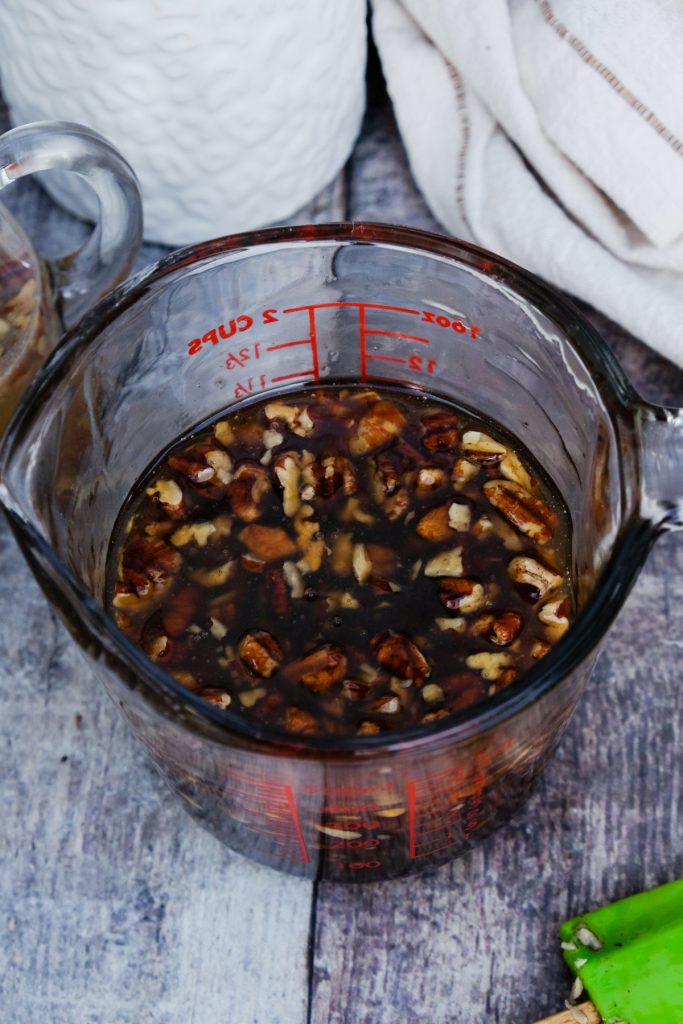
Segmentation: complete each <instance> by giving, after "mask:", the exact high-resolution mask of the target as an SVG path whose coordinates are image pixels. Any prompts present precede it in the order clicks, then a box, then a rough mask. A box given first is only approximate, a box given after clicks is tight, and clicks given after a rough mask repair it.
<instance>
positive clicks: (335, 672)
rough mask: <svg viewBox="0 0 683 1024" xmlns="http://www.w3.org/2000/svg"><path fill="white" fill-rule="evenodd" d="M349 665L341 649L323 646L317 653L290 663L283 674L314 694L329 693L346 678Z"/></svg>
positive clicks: (314, 652)
mask: <svg viewBox="0 0 683 1024" xmlns="http://www.w3.org/2000/svg"><path fill="white" fill-rule="evenodd" d="M347 664H348V662H347V659H346V655H345V654H344V652H343V651H342V649H341V647H337V645H336V644H323V646H322V647H319V648H318V649H317V650H316V651H311V653H310V654H306V655H304V657H303V658H297V659H296V661H292V662H290V664H289V665H286V666H285V668H284V669H283V670H282V674H283V675H284V676H285V678H286V679H288V680H289V681H290V682H298V683H301V685H302V686H305V687H306V689H307V690H310V691H311V692H312V693H327V691H328V690H331V689H332V687H333V686H334V685H335V683H338V682H340V681H341V680H342V679H343V678H344V675H345V674H346V666H347Z"/></svg>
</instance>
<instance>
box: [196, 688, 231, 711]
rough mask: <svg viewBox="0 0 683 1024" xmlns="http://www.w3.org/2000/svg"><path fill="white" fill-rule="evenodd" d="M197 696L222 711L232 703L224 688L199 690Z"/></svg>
mask: <svg viewBox="0 0 683 1024" xmlns="http://www.w3.org/2000/svg"><path fill="white" fill-rule="evenodd" d="M199 696H200V697H203V698H204V700H206V701H208V702H209V704H213V705H214V707H217V708H221V710H223V711H225V710H226V708H229V707H230V705H231V704H232V697H231V696H230V694H229V693H226V692H225V690H200V691H199Z"/></svg>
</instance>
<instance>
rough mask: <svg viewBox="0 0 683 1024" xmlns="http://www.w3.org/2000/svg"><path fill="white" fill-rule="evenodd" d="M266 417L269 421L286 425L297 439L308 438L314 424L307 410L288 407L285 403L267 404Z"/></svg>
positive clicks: (292, 406)
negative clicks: (296, 435)
mask: <svg viewBox="0 0 683 1024" xmlns="http://www.w3.org/2000/svg"><path fill="white" fill-rule="evenodd" d="M266 417H267V418H268V419H269V420H272V421H276V422H280V423H286V424H287V426H288V427H289V429H290V430H291V431H292V433H294V434H298V436H299V437H308V436H309V435H310V434H311V433H312V432H313V427H314V425H315V424H314V423H313V420H312V419H311V417H310V414H309V411H308V408H307V407H306V406H304V407H303V408H301V406H298V405H288V404H287V403H286V402H269V403H268V405H267V406H266Z"/></svg>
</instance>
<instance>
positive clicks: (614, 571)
mask: <svg viewBox="0 0 683 1024" xmlns="http://www.w3.org/2000/svg"><path fill="white" fill-rule="evenodd" d="M326 242H330V243H335V242H336V243H346V244H353V243H356V244H376V245H379V246H383V245H384V246H388V247H399V248H402V249H406V250H411V249H412V250H414V251H415V253H416V254H417V255H437V256H441V257H444V258H446V259H450V260H451V261H453V262H455V263H456V264H459V265H464V266H465V267H468V268H469V269H472V270H475V271H478V272H479V273H481V274H482V275H483V276H491V277H493V276H495V277H496V279H498V280H501V281H503V282H504V283H505V284H507V285H509V286H510V287H511V288H512V289H513V290H514V291H515V292H516V293H517V294H519V295H520V296H521V297H523V298H525V299H527V300H528V301H530V302H531V303H532V304H533V305H534V306H535V307H536V308H537V309H539V310H540V311H541V312H542V313H543V314H544V315H545V316H547V317H548V318H549V319H550V320H551V321H552V322H553V323H554V324H555V325H556V326H557V327H558V328H559V329H560V330H561V331H562V333H563V335H564V336H565V337H566V338H567V339H568V340H569V341H570V343H571V344H572V345H573V346H574V347H575V348H576V349H577V351H578V353H579V355H580V357H581V359H582V361H583V362H584V364H586V365H587V367H588V369H589V371H590V374H591V377H592V379H593V381H594V383H595V384H596V386H597V388H598V390H599V392H600V394H601V396H602V397H603V399H605V400H606V405H607V409H608V412H609V413H610V415H611V411H612V409H613V406H614V401H615V399H616V401H617V403H618V406H619V407H620V408H621V410H622V411H626V412H627V413H628V414H630V415H631V416H633V410H634V406H635V405H637V404H638V402H639V398H638V395H637V393H636V392H635V390H634V389H633V388H632V387H631V385H630V383H629V381H628V379H627V378H626V376H625V374H624V372H623V370H622V369H621V367H620V365H619V363H618V362H617V360H616V358H615V357H614V355H613V353H612V352H611V350H610V349H609V347H608V346H607V344H606V342H605V341H604V340H603V339H602V337H601V336H600V334H599V333H598V332H597V331H596V330H595V329H594V328H593V327H592V325H591V324H590V323H589V322H588V321H587V320H586V318H585V317H584V316H583V314H582V313H581V312H580V311H579V310H578V309H577V307H576V306H575V305H574V303H573V302H572V301H571V300H570V299H568V298H566V297H565V296H564V295H562V293H560V292H559V291H558V290H557V289H555V288H554V287H553V286H552V285H550V284H547V283H546V282H544V281H542V280H541V279H540V278H538V277H536V275H534V274H532V273H531V272H530V271H528V270H525V269H523V268H522V267H519V266H517V265H516V264H514V263H512V262H511V261H509V260H506V259H505V258H503V257H501V256H497V255H496V254H494V253H492V252H489V251H488V250H486V249H483V248H481V247H480V246H477V245H474V244H473V243H470V242H465V241H461V240H459V239H454V238H451V237H450V236H447V235H441V234H437V233H434V232H428V231H423V230H420V229H416V228H408V227H402V226H398V225H392V224H383V223H373V222H350V223H344V222H341V223H334V224H307V225H302V226H296V227H282V228H268V229H264V230H259V231H252V232H243V233H240V234H235V235H227V236H222V237H220V238H216V239H212V240H210V241H206V242H200V243H196V244H193V245H189V246H184V247H183V248H180V249H177V250H175V251H174V252H172V253H170V254H169V255H167V256H165V257H163V258H162V259H161V260H159V261H157V262H156V263H154V264H152V265H151V266H150V267H148V268H145V269H143V270H142V271H140V272H139V273H138V274H136V275H134V276H133V277H131V278H130V279H129V280H128V281H127V282H125V283H124V284H122V285H120V286H119V287H118V288H116V289H115V290H114V291H112V292H111V293H110V294H109V295H107V296H106V297H105V298H103V299H101V300H100V301H99V302H98V303H97V304H96V305H95V307H94V308H93V309H92V310H91V311H90V312H89V313H88V314H86V316H85V317H84V318H83V319H82V320H81V322H80V323H79V324H77V325H75V326H74V327H73V328H71V330H70V331H68V332H67V333H66V334H65V336H64V338H63V339H62V341H61V342H60V344H59V345H58V347H57V349H56V350H55V352H54V353H53V354H52V355H51V356H50V358H49V359H48V361H47V363H46V364H45V366H44V367H43V368H42V369H41V370H40V371H39V372H38V374H37V375H36V378H35V379H34V381H33V382H32V384H31V385H30V386H29V388H28V390H27V392H26V394H25V395H24V397H23V399H22V400H21V402H20V404H19V407H18V409H17V411H16V413H15V415H14V417H13V419H12V421H11V423H10V425H9V427H8V430H7V432H6V434H5V437H4V438H3V439H2V441H1V442H0V481H4V478H5V477H6V471H7V469H8V467H9V466H11V463H12V452H13V449H14V448H15V446H16V444H17V443H18V442H20V441H21V438H22V436H23V432H24V430H25V429H26V428H27V427H29V426H30V422H31V420H32V417H33V415H34V414H35V413H36V412H37V411H38V410H39V409H40V408H41V406H42V404H43V402H44V400H45V398H46V396H47V395H48V394H49V392H50V391H51V389H52V388H53V387H54V386H55V385H56V384H58V383H59V382H60V381H61V379H62V377H63V375H64V374H65V372H66V370H67V369H68V367H69V365H70V362H71V360H72V359H73V358H75V357H76V356H77V355H78V354H79V353H80V352H81V350H82V349H83V348H84V347H85V346H87V345H88V344H89V343H90V342H91V341H92V340H93V339H94V338H95V337H96V336H97V334H98V333H99V332H100V331H101V330H102V329H103V328H104V327H106V326H108V325H109V324H110V323H112V322H113V321H115V320H116V318H117V317H118V316H119V315H120V314H121V313H122V312H124V311H125V310H126V309H128V308H130V307H131V306H132V305H134V304H135V303H136V302H137V301H138V300H140V299H141V298H143V297H144V295H145V293H146V291H147V289H148V288H150V287H151V286H152V285H154V284H156V283H157V282H159V281H161V280H162V279H163V278H164V277H165V276H167V275H169V274H171V273H173V272H175V271H177V270H179V269H182V267H184V266H193V265H196V264H199V263H201V262H203V261H205V260H211V259H212V258H215V257H218V256H221V255H224V254H226V253H229V252H238V251H243V252H244V255H245V257H247V256H248V255H249V254H250V250H254V251H258V250H259V249H260V248H263V247H266V246H273V245H282V246H283V247H284V246H288V245H290V244H296V245H300V244H310V243H326ZM6 493H7V490H6V488H5V485H4V482H3V483H2V493H0V504H2V505H3V507H4V509H5V512H6V513H7V515H8V516H9V518H10V520H11V522H12V523H13V525H14V527H15V529H16V531H17V532H18V534H19V536H20V537H21V538H22V540H24V541H25V542H26V543H27V544H28V546H29V547H30V548H32V549H34V550H35V552H36V554H37V555H38V557H39V559H40V560H44V561H46V562H47V563H48V564H49V566H50V567H51V569H52V571H53V572H54V574H55V575H56V577H58V578H59V579H61V580H62V582H63V583H64V584H66V585H67V587H68V590H69V591H70V592H72V593H73V594H74V595H75V598H76V600H77V602H78V605H77V606H76V607H75V611H76V612H80V613H81V616H80V617H81V621H82V624H83V627H84V628H86V629H87V630H88V633H89V634H90V636H91V638H92V639H93V640H94V641H95V643H96V644H97V646H98V648H100V649H102V648H104V649H106V651H107V652H108V653H109V654H110V655H113V656H114V657H115V658H116V659H117V660H118V661H119V662H120V663H121V664H122V665H123V666H124V667H125V669H126V670H127V671H129V672H131V673H132V674H133V675H134V676H135V677H136V678H137V679H138V680H139V681H140V682H141V683H143V684H144V685H146V686H147V687H148V688H149V689H151V690H152V691H153V692H155V693H156V694H157V695H160V696H161V697H162V699H164V701H165V702H166V703H168V702H169V701H172V702H173V703H176V702H178V701H179V702H180V703H181V705H184V706H185V709H186V710H188V711H190V712H192V713H193V714H194V715H196V716H198V717H199V718H200V719H203V720H205V721H206V722H207V723H210V724H211V725H212V726H213V727H214V733H215V730H216V727H217V729H218V734H219V735H218V736H217V737H216V736H215V735H214V738H215V739H217V740H218V741H221V739H222V736H221V734H222V735H223V736H224V737H225V740H224V741H223V742H229V741H230V737H231V736H237V737H239V738H240V739H241V740H243V741H244V740H246V741H251V742H252V743H253V744H255V745H257V746H259V748H260V749H261V751H262V752H263V753H271V754H273V755H276V756H278V755H279V756H282V755H286V754H287V753H294V754H296V755H299V756H301V755H306V754H309V755H310V756H312V757H313V756H316V755H327V756H334V755H335V754H336V755H340V756H343V755H351V756H353V755H356V756H363V755H365V756H370V755H373V754H379V753H387V752H391V751H399V750H402V749H403V748H405V747H406V746H409V747H410V748H411V749H415V748H416V747H423V746H429V747H432V746H435V745H438V746H441V745H450V744H453V743H456V742H458V741H461V740H466V739H469V738H471V737H473V736H476V735H479V734H481V733H484V732H486V731H488V730H489V729H492V728H493V727H495V726H496V725H498V724H500V723H501V722H502V721H504V720H507V719H509V718H513V717H514V716H516V715H517V714H519V713H520V712H521V711H523V710H524V709H525V708H527V707H528V706H530V705H531V704H533V703H535V702H536V701H537V700H539V699H540V698H541V697H543V696H544V695H545V694H546V693H548V692H550V691H551V690H552V689H554V687H555V686H557V685H558V684H559V683H560V682H561V681H562V680H563V679H564V678H565V677H566V676H568V675H569V674H570V673H571V672H572V671H573V670H574V669H576V668H577V667H578V666H579V665H580V664H581V663H582V662H583V661H584V660H585V659H586V658H587V657H589V656H590V655H591V653H592V652H593V651H594V649H595V648H596V646H597V644H598V643H599V641H600V640H601V638H602V637H603V635H604V634H605V632H606V631H607V629H608V627H609V625H610V624H611V622H612V621H613V619H614V617H615V616H616V614H617V612H618V611H619V608H620V607H621V604H622V603H623V600H624V599H625V597H626V595H627V593H628V591H629V589H630V586H631V584H632V582H633V579H634V578H635V576H636V574H637V573H638V571H639V569H640V567H641V565H642V563H643V561H644V559H645V557H646V556H647V553H648V550H649V548H650V546H651V544H652V542H653V540H654V538H655V536H656V529H655V526H654V524H652V523H650V522H649V521H648V520H646V519H644V518H642V517H639V516H636V517H632V519H631V521H629V522H627V523H626V525H625V526H624V527H623V529H622V531H621V532H620V535H619V537H618V539H617V541H616V542H615V545H614V548H613V550H612V553H611V556H610V558H609V561H608V563H607V565H606V566H605V567H604V569H603V571H602V574H601V576H600V579H599V580H598V582H597V583H596V585H595V588H594V590H593V592H592V594H591V595H590V597H589V598H588V600H587V601H586V604H585V606H584V608H583V609H582V610H581V612H580V613H579V615H578V616H577V618H576V619H575V621H574V622H573V623H572V625H571V627H570V629H569V630H568V631H567V633H566V634H565V635H564V636H563V637H562V639H561V640H560V641H559V642H558V643H557V644H556V645H555V646H553V648H552V649H551V650H550V651H549V653H548V654H547V655H546V656H545V657H544V658H542V659H540V660H539V661H538V662H537V664H536V665H534V666H533V667H532V668H531V669H529V670H528V671H526V672H524V673H523V674H522V676H521V677H520V679H519V681H516V682H513V683H512V684H510V686H508V687H506V688H505V689H503V690H501V691H500V692H499V693H497V694H495V695H493V696H492V697H490V698H488V699H487V700H485V701H483V702H482V703H481V704H477V705H474V706H473V707H471V708H468V709H466V710H464V711H461V712H458V713H456V714H450V715H448V716H446V717H444V718H442V719H438V720H436V721H433V722H429V723H427V724H425V725H417V726H413V727H412V728H410V729H403V730H400V731H397V732H396V733H395V734H391V733H380V734H373V735H368V736H316V735H296V734H292V733H290V732H285V731H284V730H278V729H274V728H271V727H265V726H262V725H259V724H258V723H255V722H253V721H250V720H248V719H245V718H242V717H240V716H239V715H236V714H235V713H234V712H232V711H230V710H229V709H226V710H222V709H219V708H217V707H215V706H214V705H212V704H210V703H209V702H208V701H205V700H203V698H201V697H200V696H199V695H198V694H196V693H193V692H192V691H191V690H188V689H186V688H185V687H184V686H183V685H182V684H181V683H179V682H178V681H177V680H176V679H174V677H173V676H171V675H169V674H168V673H167V672H166V671H164V669H162V668H160V667H159V666H158V665H156V664H155V663H154V662H153V661H152V660H151V659H150V658H148V657H147V655H146V654H144V652H143V651H142V649H141V648H140V647H138V646H137V645H136V644H135V643H133V641H132V640H130V639H129V638H128V637H127V636H126V635H125V634H124V633H123V632H122V631H121V630H120V629H119V628H118V626H117V625H116V623H115V621H114V619H113V618H112V617H111V616H110V615H109V614H108V613H107V612H106V610H105V609H104V608H103V607H101V606H100V605H99V604H98V603H97V601H96V600H95V598H93V597H92V596H91V595H90V594H89V593H88V591H87V590H86V588H85V587H84V586H83V585H82V583H81V582H80V581H79V579H78V578H77V577H76V576H75V574H74V573H73V572H72V570H71V569H69V567H68V566H67V565H66V563H65V562H64V561H63V560H62V559H61V558H60V556H59V555H57V553H56V552H55V550H54V549H53V547H52V546H51V544H49V543H48V541H47V540H45V538H44V537H42V535H41V534H40V533H39V531H38V530H37V529H36V528H35V527H34V526H33V524H32V523H31V522H30V521H29V520H28V519H26V518H25V517H24V516H23V515H21V514H20V513H19V512H18V511H16V508H14V507H12V504H11V502H7V501H6V498H5V495H6ZM82 613H85V615H83V614H82ZM165 713H166V714H170V715H171V716H172V717H176V718H178V713H177V711H176V712H174V711H173V709H171V710H170V711H169V710H168V709H165Z"/></svg>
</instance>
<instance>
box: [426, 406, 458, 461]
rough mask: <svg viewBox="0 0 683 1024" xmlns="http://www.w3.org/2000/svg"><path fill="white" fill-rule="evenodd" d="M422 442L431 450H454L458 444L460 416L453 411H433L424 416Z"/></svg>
mask: <svg viewBox="0 0 683 1024" xmlns="http://www.w3.org/2000/svg"><path fill="white" fill-rule="evenodd" d="M421 422H422V427H423V430H424V434H423V436H422V444H423V445H424V447H425V448H426V449H427V450H428V451H430V452H436V451H453V450H454V449H455V447H456V446H457V444H458V437H459V433H458V417H457V416H456V415H455V413H452V412H446V411H443V412H432V413H429V415H427V416H423V417H422V421H421Z"/></svg>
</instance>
